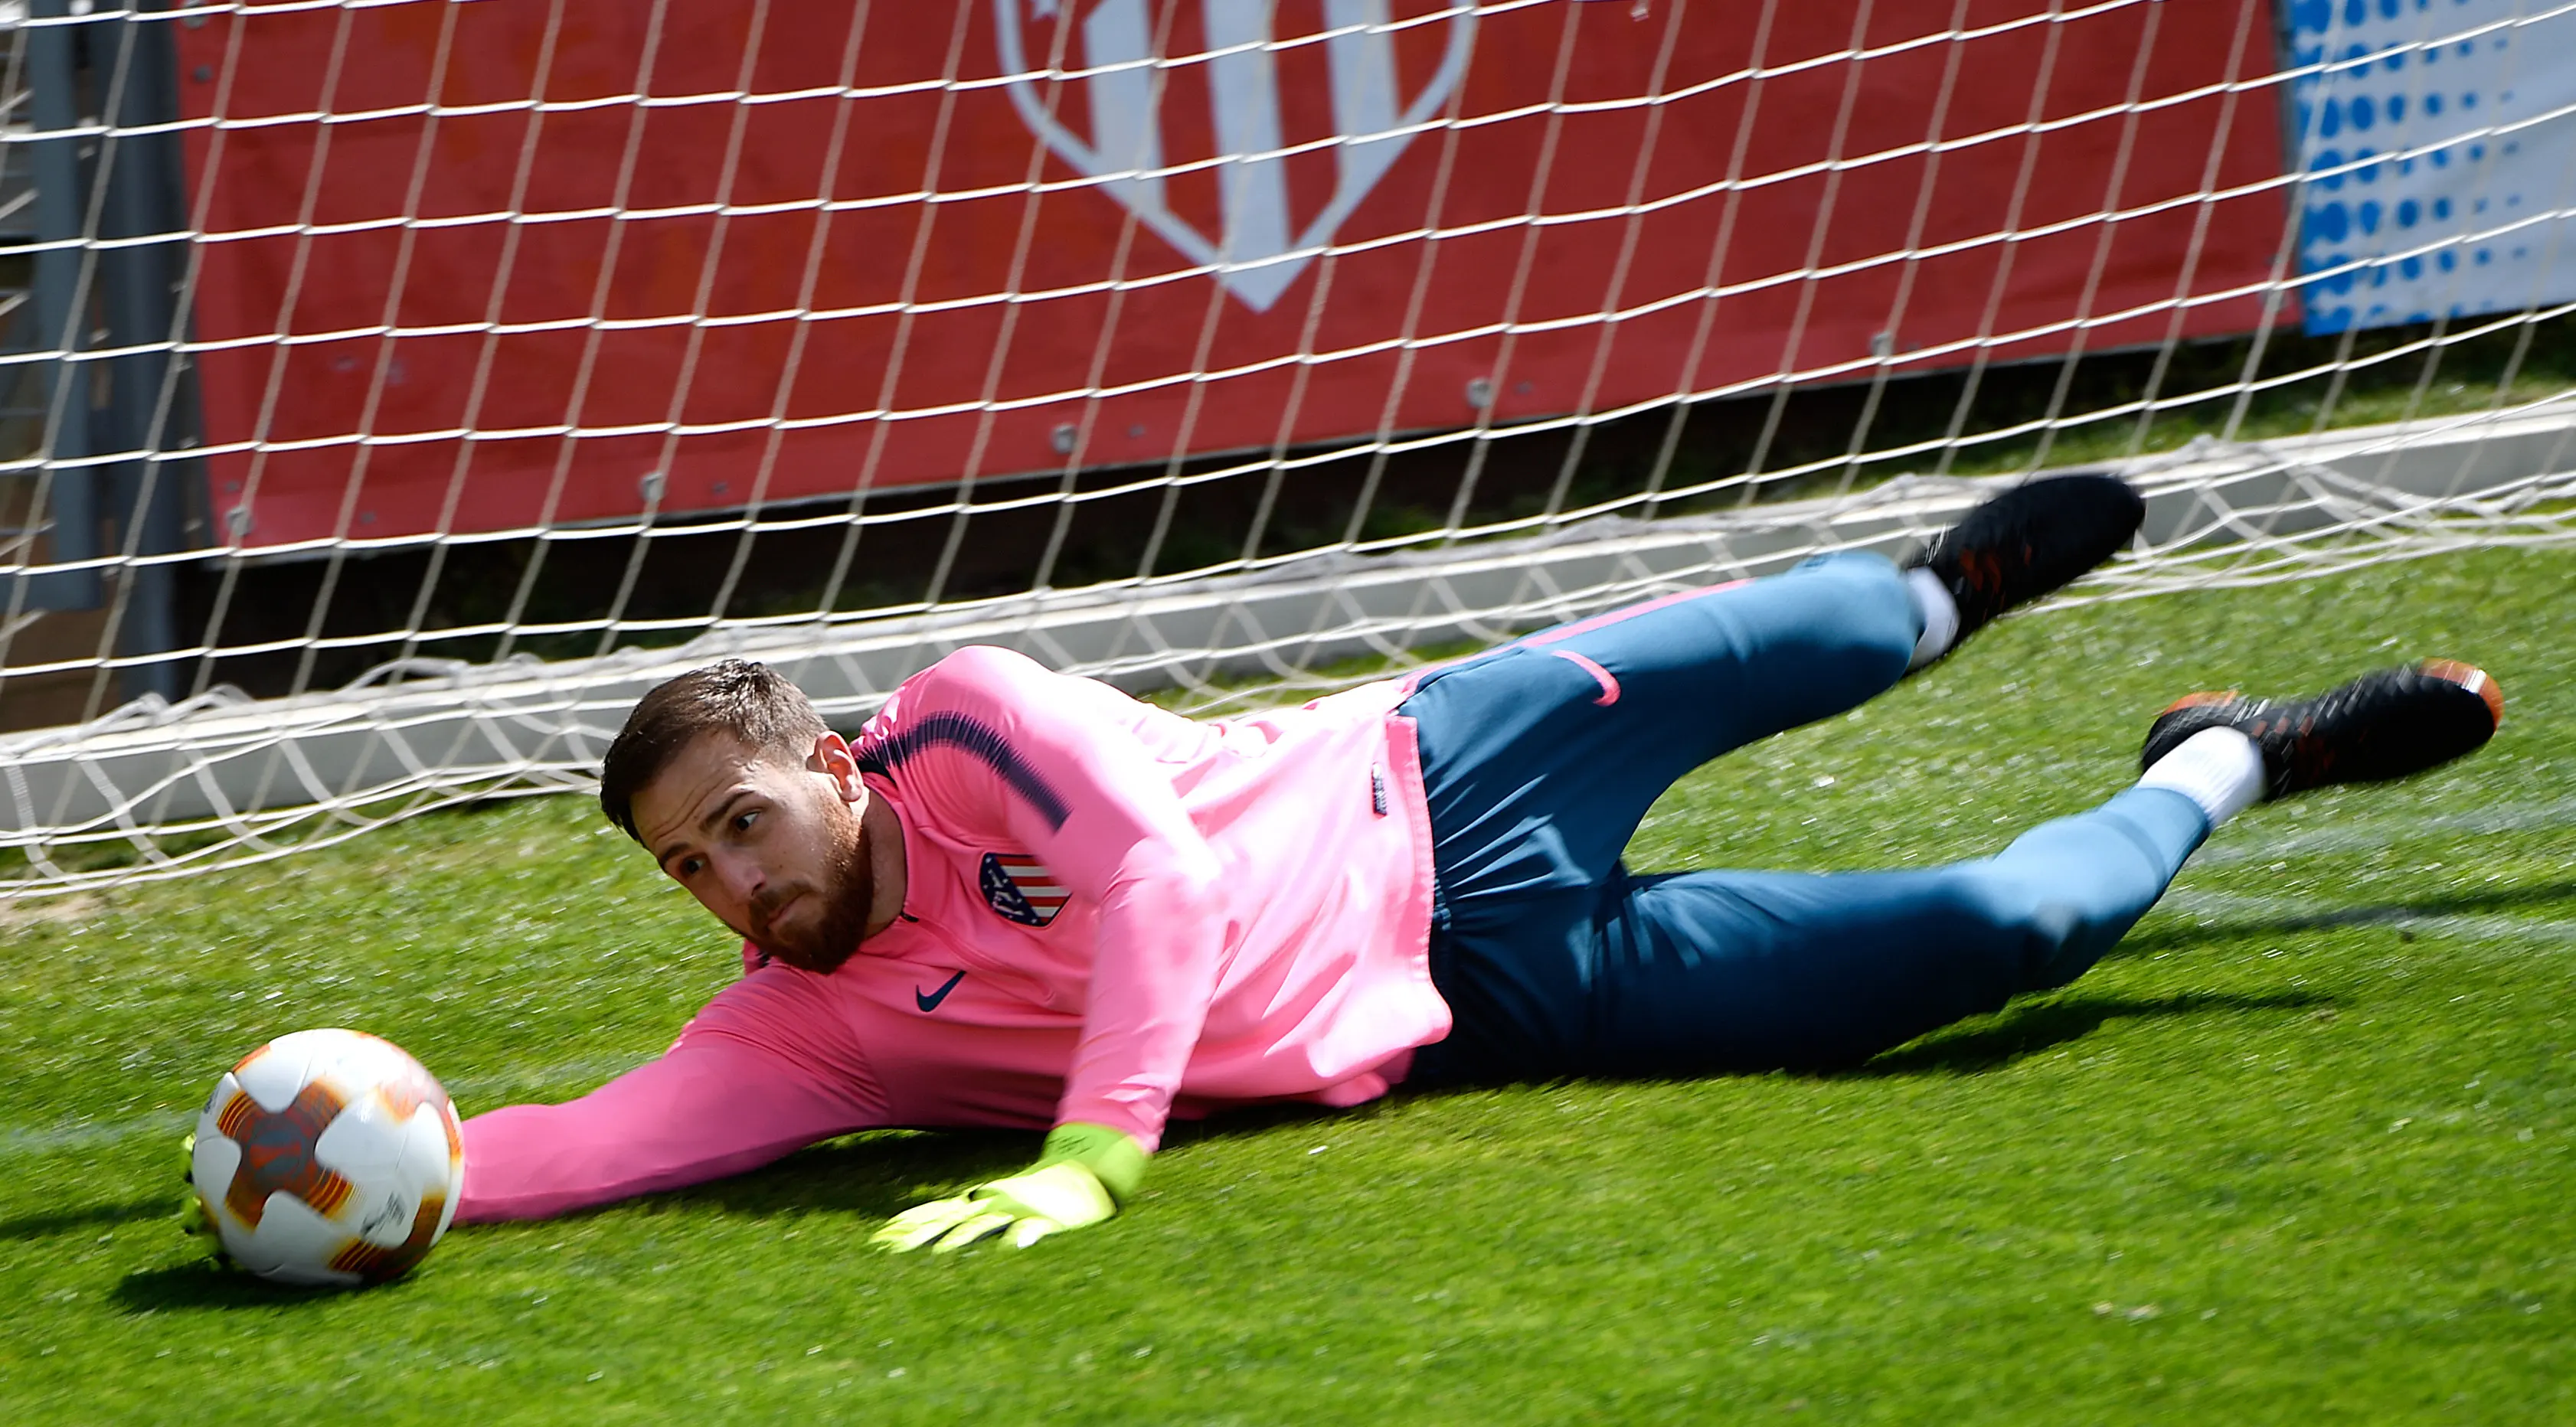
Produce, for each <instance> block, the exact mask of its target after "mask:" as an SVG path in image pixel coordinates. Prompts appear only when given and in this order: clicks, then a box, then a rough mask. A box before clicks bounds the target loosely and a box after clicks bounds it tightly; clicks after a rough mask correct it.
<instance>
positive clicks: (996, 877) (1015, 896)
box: [983, 852, 1073, 927]
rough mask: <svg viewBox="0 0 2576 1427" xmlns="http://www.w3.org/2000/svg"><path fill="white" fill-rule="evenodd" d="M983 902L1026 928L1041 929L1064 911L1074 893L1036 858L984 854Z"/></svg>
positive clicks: (991, 853) (996, 853)
mask: <svg viewBox="0 0 2576 1427" xmlns="http://www.w3.org/2000/svg"><path fill="white" fill-rule="evenodd" d="M983 883H984V900H985V901H986V902H988V903H990V904H991V905H992V908H993V910H994V911H997V912H999V913H1001V914H1002V915H1003V916H1005V917H1008V918H1009V919H1011V920H1012V921H1015V922H1018V923H1019V924H1020V925H1022V926H1024V927H1042V926H1045V925H1046V924H1047V923H1049V922H1051V921H1054V920H1055V914H1056V913H1058V912H1060V911H1063V910H1064V904H1065V902H1066V901H1068V900H1069V899H1070V898H1071V897H1072V895H1073V894H1072V893H1070V892H1067V891H1066V890H1065V889H1064V884H1063V883H1061V882H1058V881H1057V880H1056V878H1055V874H1054V873H1052V872H1049V871H1048V870H1046V866H1045V864H1043V863H1041V862H1039V861H1038V860H1037V859H1036V858H1034V857H1021V856H1016V855H1014V856H1010V857H1005V856H1003V855H1002V854H1000V853H998V852H988V853H985V854H984V873H983Z"/></svg>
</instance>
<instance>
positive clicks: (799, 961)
mask: <svg viewBox="0 0 2576 1427" xmlns="http://www.w3.org/2000/svg"><path fill="white" fill-rule="evenodd" d="M850 823H851V826H850V829H849V836H848V837H847V838H846V839H839V841H840V846H838V847H837V848H835V849H833V852H832V860H831V863H830V865H829V866H827V867H825V868H824V871H823V879H824V881H823V885H822V886H820V887H812V886H807V885H805V884H803V883H792V884H790V885H788V886H785V887H779V888H765V889H763V890H762V892H761V895H760V896H759V897H758V898H757V899H755V900H754V901H753V902H752V904H751V937H750V940H751V944H752V945H754V946H756V947H759V948H760V949H761V950H762V951H764V952H766V953H768V954H769V955H770V956H772V957H775V958H777V959H778V960H780V961H783V962H786V963H787V964H788V965H790V966H793V967H796V968H798V969H799V970H803V971H812V972H816V973H829V972H831V971H835V970H837V969H839V967H840V965H841V963H842V962H844V961H847V960H849V959H850V954H851V953H852V952H855V951H857V950H858V949H859V939H860V938H861V937H864V936H866V935H867V931H868V913H869V912H870V911H872V910H873V909H874V908H875V905H876V896H877V879H876V872H875V869H873V868H871V867H870V866H869V865H868V843H867V838H866V837H865V836H863V835H862V834H861V833H860V831H859V828H858V826H857V824H858V819H857V817H856V816H852V817H851V819H850ZM800 892H801V893H806V894H809V895H811V896H814V897H817V898H819V899H820V900H821V902H822V907H823V915H822V917H821V918H820V919H819V920H818V921H816V922H815V924H814V931H813V934H812V936H811V938H810V939H809V938H807V937H805V936H802V935H799V934H797V933H793V932H789V931H787V930H786V929H784V928H781V927H772V926H771V925H769V918H770V917H771V916H772V915H773V914H775V913H776V912H777V911H778V909H779V908H780V907H781V906H783V905H785V904H786V903H787V902H789V901H791V900H793V899H794V898H795V897H796V895H797V894H798V893H800Z"/></svg>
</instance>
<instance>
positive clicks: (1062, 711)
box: [860, 648, 1228, 1150]
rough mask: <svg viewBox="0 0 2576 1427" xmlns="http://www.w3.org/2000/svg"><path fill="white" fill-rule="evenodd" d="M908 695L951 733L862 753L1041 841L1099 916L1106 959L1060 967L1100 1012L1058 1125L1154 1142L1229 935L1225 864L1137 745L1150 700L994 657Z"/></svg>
mask: <svg viewBox="0 0 2576 1427" xmlns="http://www.w3.org/2000/svg"><path fill="white" fill-rule="evenodd" d="M901 697H902V700H903V707H902V710H901V713H902V716H903V718H904V719H905V721H906V722H907V724H908V725H909V726H910V727H911V728H913V729H915V730H920V729H925V728H926V729H929V730H933V731H934V732H933V733H931V734H930V735H928V736H924V735H921V734H918V733H916V734H914V735H913V736H912V737H911V738H910V739H909V740H908V741H906V740H904V738H903V736H902V735H898V736H897V738H896V739H891V740H880V741H877V742H875V743H873V744H872V743H871V741H870V740H869V739H867V738H866V737H865V736H864V735H863V736H862V738H861V742H860V751H861V754H862V756H863V757H868V756H873V757H875V758H876V759H878V760H880V761H882V762H891V763H898V764H904V765H908V766H905V767H904V768H903V771H902V773H901V774H899V775H898V776H899V777H900V778H901V779H902V781H903V783H904V786H905V790H906V792H907V793H908V794H909V795H910V796H911V797H912V798H913V799H914V800H915V806H917V807H923V808H925V810H928V811H931V812H933V814H934V816H935V817H936V818H937V819H938V821H940V822H941V823H942V824H943V825H945V826H947V827H949V828H952V829H955V830H957V831H960V832H972V831H974V830H976V829H977V828H978V826H979V825H980V826H981V828H982V829H984V830H987V831H989V832H990V833H993V834H998V835H999V836H1000V838H1001V839H1003V840H1006V841H1008V842H1012V843H1016V844H1017V845H1019V846H1020V847H1023V848H1026V849H1027V850H1028V852H1029V853H1030V854H1031V855H1033V856H1034V857H1035V858H1036V859H1038V860H1039V861H1040V862H1043V863H1044V864H1045V865H1046V866H1047V867H1048V868H1050V869H1052V870H1053V872H1054V874H1055V875H1056V876H1057V877H1058V878H1060V879H1061V880H1062V883H1063V885H1064V886H1065V888H1066V889H1067V890H1068V891H1070V892H1071V893H1072V894H1074V895H1075V896H1076V897H1079V898H1081V899H1083V900H1085V901H1087V902H1089V903H1091V904H1092V905H1094V906H1096V907H1097V908H1098V923H1097V936H1096V939H1095V941H1094V947H1093V950H1092V954H1091V956H1090V958H1089V964H1088V965H1087V966H1083V965H1078V964H1063V965H1058V966H1054V967H1047V968H1043V970H1044V971H1048V972H1054V973H1055V975H1050V976H1046V977H1045V979H1046V980H1048V981H1050V982H1057V983H1058V984H1060V985H1061V986H1062V987H1063V989H1062V990H1061V991H1059V992H1057V993H1056V996H1055V999H1056V1000H1057V1001H1059V1002H1061V1003H1070V1004H1068V1005H1067V1006H1066V1008H1067V1009H1074V1008H1076V1007H1078V1008H1079V1010H1080V1013H1081V1015H1082V1018H1083V1021H1082V1032H1081V1035H1080V1038H1079V1039H1078V1040H1077V1041H1076V1043H1075V1047H1074V1053H1073V1063H1072V1065H1071V1066H1070V1067H1069V1068H1068V1069H1067V1072H1066V1075H1065V1082H1064V1093H1063V1095H1062V1097H1061V1098H1060V1099H1059V1100H1058V1102H1057V1107H1056V1120H1057V1123H1059V1124H1061V1123H1068V1122H1075V1121H1079V1122H1083V1123H1088V1124H1098V1125H1107V1126H1110V1127H1111V1128H1113V1129H1118V1130H1123V1131H1125V1132H1126V1133H1127V1134H1129V1135H1131V1136H1133V1137H1134V1138H1135V1139H1136V1140H1137V1141H1138V1142H1139V1143H1141V1144H1142V1145H1144V1146H1145V1147H1146V1148H1147V1149H1148V1150H1150V1149H1152V1148H1154V1146H1155V1145H1156V1144H1157V1143H1158V1142H1159V1141H1160V1139H1161V1137H1162V1132H1163V1125H1164V1122H1165V1121H1166V1119H1168V1118H1169V1116H1170V1114H1171V1106H1172V1098H1173V1096H1174V1094H1175V1093H1176V1092H1177V1091H1178V1090H1179V1088H1180V1084H1181V1077H1182V1072H1183V1071H1184V1069H1185V1068H1186V1067H1187V1066H1188V1064H1189V1061H1190V1055H1191V1051H1192V1049H1193V1048H1194V1047H1195V1046H1196V1045H1197V1044H1198V1040H1199V1033H1200V1030H1201V1028H1202V1026H1203V1025H1204V1024H1205V1022H1206V1019H1207V1015H1208V1005H1209V1002H1210V1001H1211V1000H1213V999H1214V997H1215V995H1216V988H1217V976H1218V970H1219V966H1220V962H1221V960H1222V953H1223V952H1224V950H1225V948H1226V945H1227V941H1228V928H1227V926H1226V925H1225V921H1226V918H1225V916H1224V911H1223V903H1222V899H1221V897H1220V896H1219V895H1218V883H1219V880H1220V877H1221V873H1222V869H1221V866H1220V864H1219V861H1218V858H1217V855H1216V853H1215V851H1214V850H1213V849H1212V848H1210V847H1209V845H1208V842H1207V839H1206V838H1205V837H1203V836H1202V835H1201V834H1200V832H1199V830H1198V828H1197V827H1196V826H1195V825H1193V824H1192V822H1191V820H1190V816H1189V813H1188V811H1187V809H1185V808H1184V807H1183V806H1182V803H1181V800H1180V798H1179V797H1178V796H1177V795H1176V794H1175V792H1174V791H1173V787H1172V783H1171V778H1170V772H1169V770H1168V769H1166V768H1164V767H1163V766H1161V765H1160V764H1159V763H1158V761H1157V759H1156V758H1155V756H1154V755H1153V753H1152V752H1151V751H1150V750H1149V747H1148V745H1147V744H1146V743H1145V742H1143V741H1140V739H1139V738H1138V736H1137V731H1136V728H1135V726H1134V720H1133V711H1134V710H1136V709H1137V708H1139V707H1140V706H1139V705H1136V704H1134V703H1133V702H1131V701H1129V700H1127V699H1126V698H1125V697H1124V696H1122V695H1119V694H1117V693H1116V692H1115V691H1114V690H1110V689H1108V688H1107V687H1105V686H1102V685H1097V684H1091V683H1089V682H1087V681H1081V680H1069V679H1064V678H1061V677H1059V676H1057V675H1054V674H1051V673H1048V672H1047V671H1046V670H1044V669H1042V668H1040V667H1039V666H1038V665H1037V664H1035V663H1033V662H1031V661H1030V660H1029V659H1027V658H1026V657H1024V656H1022V655H1019V654H1015V653H1012V652H1010V651H1008V650H1003V649H991V648H969V649H964V650H960V651H958V652H957V653H955V654H952V655H950V656H949V657H948V658H947V659H945V660H943V661H942V662H941V663H940V664H939V666H938V667H937V669H936V671H934V673H933V674H931V675H928V676H925V677H923V678H921V679H919V680H916V681H914V682H912V683H910V684H907V685H906V686H905V689H904V690H903V694H902V696H901ZM1174 722H1176V723H1181V722H1182V721H1179V720H1175V721H1174ZM1182 726H1183V727H1185V728H1190V729H1193V730H1195V729H1196V726H1195V725H1189V724H1186V723H1182ZM997 969H1003V968H997ZM1008 969H1016V970H1019V971H1022V972H1024V973H1025V972H1026V971H1029V970H1031V969H1037V968H1031V967H1029V966H1026V965H1022V966H1020V967H1017V968H1008Z"/></svg>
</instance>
